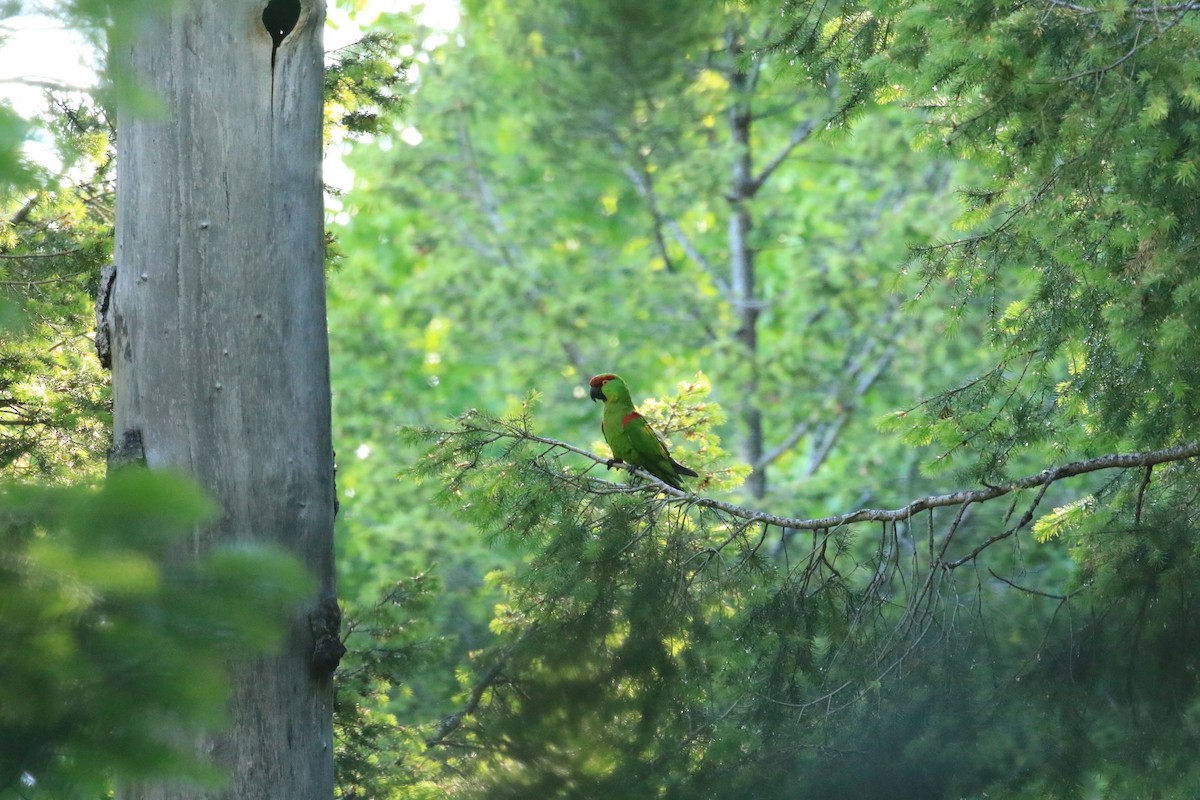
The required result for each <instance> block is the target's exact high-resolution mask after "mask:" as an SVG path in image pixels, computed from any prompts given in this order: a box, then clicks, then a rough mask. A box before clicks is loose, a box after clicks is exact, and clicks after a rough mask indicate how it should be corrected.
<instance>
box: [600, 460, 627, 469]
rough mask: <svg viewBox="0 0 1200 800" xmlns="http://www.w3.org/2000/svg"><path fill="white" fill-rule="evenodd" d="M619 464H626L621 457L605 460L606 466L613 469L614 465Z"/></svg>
mask: <svg viewBox="0 0 1200 800" xmlns="http://www.w3.org/2000/svg"><path fill="white" fill-rule="evenodd" d="M617 464H620V465H621V466H624V465H625V462H624V461H622V460H621V459H619V458H610V459H609V460H608V461H605V462H604V466H606V467H608V468H609V469H612V468H613V467H615V466H616V465H617Z"/></svg>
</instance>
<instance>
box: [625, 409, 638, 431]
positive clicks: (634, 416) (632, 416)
mask: <svg viewBox="0 0 1200 800" xmlns="http://www.w3.org/2000/svg"><path fill="white" fill-rule="evenodd" d="M641 418H642V415H641V414H639V413H637V412H636V411H630V412H629V413H628V414H626V415H625V419H623V420H621V427H622V428H624V427H625V426H626V425H628V424H629V421H630V420H634V419H641Z"/></svg>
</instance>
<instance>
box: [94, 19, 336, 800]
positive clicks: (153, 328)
mask: <svg viewBox="0 0 1200 800" xmlns="http://www.w3.org/2000/svg"><path fill="white" fill-rule="evenodd" d="M168 5H169V6H170V7H171V9H172V10H171V11H169V12H164V14H163V15H162V16H161V17H158V18H157V21H156V22H154V23H153V24H149V25H147V26H145V27H144V28H142V29H140V30H139V31H137V32H136V33H135V34H134V35H132V36H130V37H127V39H126V40H122V41H123V42H124V43H123V44H122V43H117V44H115V45H114V53H113V58H114V62H115V63H116V64H117V65H119V66H120V67H123V68H128V69H129V70H131V71H132V73H133V75H134V76H135V77H136V78H137V79H138V80H139V81H140V82H141V84H142V85H143V86H146V87H148V88H150V89H151V90H152V91H153V93H154V95H156V97H157V98H158V100H159V101H160V102H161V104H162V107H161V108H160V109H150V110H147V109H145V108H140V109H131V108H128V107H126V108H122V109H121V112H122V113H121V114H120V124H119V134H118V152H119V163H118V173H117V230H116V254H115V263H116V278H115V283H114V284H113V288H112V293H111V300H110V307H109V311H108V316H107V322H106V324H107V326H108V327H109V334H110V335H111V341H112V370H113V417H114V419H113V422H114V433H115V437H116V441H117V442H118V443H119V445H118V446H117V448H116V455H117V457H118V458H130V457H139V458H144V460H145V462H146V464H147V465H148V466H149V467H150V468H152V469H157V468H173V469H177V470H181V471H183V472H185V473H187V474H189V475H191V476H193V477H194V478H195V479H196V480H197V481H199V483H200V484H201V485H202V486H203V487H204V488H205V489H206V490H207V491H208V492H209V493H210V494H211V495H212V496H213V497H214V498H215V499H216V501H217V502H218V503H219V504H220V507H221V508H222V510H223V513H222V515H221V516H220V518H219V519H218V520H217V521H216V522H215V523H214V524H212V525H211V526H208V527H206V528H204V529H201V530H197V531H196V533H195V536H194V540H193V542H192V543H191V547H192V548H193V550H194V552H196V553H200V552H203V551H205V550H206V549H208V548H209V547H210V546H212V545H213V544H215V543H217V542H230V541H265V542H272V543H276V544H279V545H282V546H283V547H285V548H287V549H288V550H290V551H291V552H292V553H294V554H295V555H296V556H297V557H298V558H299V559H300V560H301V561H302V562H303V563H304V564H305V565H306V566H307V567H308V569H309V571H310V572H311V573H312V575H313V576H314V578H315V579H316V582H317V585H318V590H317V592H316V593H315V594H314V596H313V597H312V600H311V604H310V606H309V607H308V608H305V609H300V610H298V611H297V614H296V618H295V619H294V621H293V629H292V630H291V632H290V634H289V636H288V638H287V641H286V644H285V645H284V650H283V652H281V653H280V654H279V655H278V656H275V657H270V658H266V659H261V660H258V661H256V662H254V663H238V664H235V665H234V666H233V692H232V696H231V698H230V716H231V720H232V724H231V726H230V727H229V729H228V730H227V731H225V732H224V733H222V734H220V735H217V736H214V737H211V738H207V739H205V740H203V741H201V742H198V743H197V747H198V748H199V749H200V750H201V751H202V752H205V753H208V754H211V756H212V758H213V759H214V761H215V762H216V764H217V766H218V767H220V768H222V769H223V770H225V771H226V772H227V773H228V775H229V778H230V780H229V783H228V785H227V786H225V787H224V788H221V789H209V790H197V789H194V788H188V787H170V786H168V787H139V788H136V789H132V790H130V791H128V792H127V793H125V796H127V797H131V798H199V797H204V798H216V797H220V798H254V800H260V799H261V798H288V800H305V799H306V798H321V800H326V798H331V797H332V796H333V742H332V723H331V703H332V692H331V683H330V674H331V672H332V669H333V665H335V664H336V657H337V656H338V655H340V651H338V650H337V647H338V645H337V643H336V640H335V641H334V642H333V643H331V642H330V639H329V637H330V632H331V631H332V632H333V635H336V624H337V619H336V618H337V612H336V602H335V601H334V600H333V598H334V585H333V516H334V490H333V453H332V447H331V436H330V397H329V356H328V344H327V339H326V329H325V299H324V298H325V295H324V272H323V246H324V245H323V210H322V189H321V176H320V167H321V150H322V147H321V124H322V114H321V109H322V69H323V54H322V44H321V36H322V27H323V24H324V4H323V2H317V0H303V2H301V0H290V2H288V1H286V0H271V2H270V4H269V5H268V4H267V3H266V2H265V0H253V2H250V1H249V0H192V1H191V2H189V3H174V4H168ZM264 7H265V8H266V10H265V11H264ZM323 647H324V648H325V649H324V650H323V649H322V648H323ZM314 648H315V649H314ZM314 653H316V658H314Z"/></svg>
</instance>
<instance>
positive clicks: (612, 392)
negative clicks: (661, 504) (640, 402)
mask: <svg viewBox="0 0 1200 800" xmlns="http://www.w3.org/2000/svg"><path fill="white" fill-rule="evenodd" d="M588 385H589V386H591V392H590V394H591V397H592V400H593V401H595V400H603V401H604V416H603V417H601V420H600V430H601V431H602V432H603V433H604V441H606V442H608V446H609V449H611V450H612V454H613V460H612V461H610V462H609V467H610V468H611V467H612V465H613V464H614V463H616V462H617V461H623V462H625V463H626V464H632V465H634V466H635V467H641V468H642V469H644V470H646V472H649V473H650V474H651V475H653V476H654V477H656V478H658V479H659V480H660V481H662V482H663V483H665V484H667V485H668V486H673V487H674V488H676V489H682V488H683V486H681V485H680V476H681V475H690V476H691V477H693V478H698V477H700V476H699V473H697V472H695V471H694V470H691V469H688V468H687V467H685V466H684V465H683V464H680V463H679V462H678V461H676V460H675V459H673V458H671V455H670V454H669V453H668V452H667V445H666V443H664V442H663V440H662V437H660V436H659V435H658V434H657V433H656V432H655V430H654V429H653V428H651V427H650V425H649V423H647V422H646V420H645V419H644V418H643V417H642V415H641V414H639V413H638V412H637V409H635V408H634V407H633V400H632V399H631V398H630V396H629V387H628V386H626V385H625V381H623V380H621V378H620V376H618V375H612V374H607V375H597V376H596V377H594V378H592V379H591V380H590V381H588Z"/></svg>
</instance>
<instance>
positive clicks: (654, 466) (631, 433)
mask: <svg viewBox="0 0 1200 800" xmlns="http://www.w3.org/2000/svg"><path fill="white" fill-rule="evenodd" d="M623 422H624V429H625V435H626V436H627V437H628V438H629V445H630V447H632V448H633V450H634V452H635V453H636V454H637V457H636V458H635V459H634V460H633V463H635V464H637V465H638V466H640V467H642V468H643V469H644V470H646V471H647V472H649V473H650V474H651V475H653V476H654V477H656V478H658V479H659V480H660V481H662V482H663V483H665V484H667V485H668V486H673V487H675V488H676V489H682V488H683V487H682V485H681V484H680V480H679V472H678V471H677V470H676V464H675V462H674V461H673V460H672V459H671V455H670V454H669V453H668V452H667V445H666V443H665V442H663V440H662V439H661V438H660V437H659V435H658V433H656V432H655V430H654V429H653V428H651V427H650V425H649V424H648V423H647V422H646V420H645V419H644V418H643V417H642V415H641V414H639V413H637V412H636V411H635V412H633V413H632V414H629V415H628V416H626V417H625V419H624V420H623ZM685 469H686V468H685ZM687 472H691V470H687ZM692 474H695V473H692Z"/></svg>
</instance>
